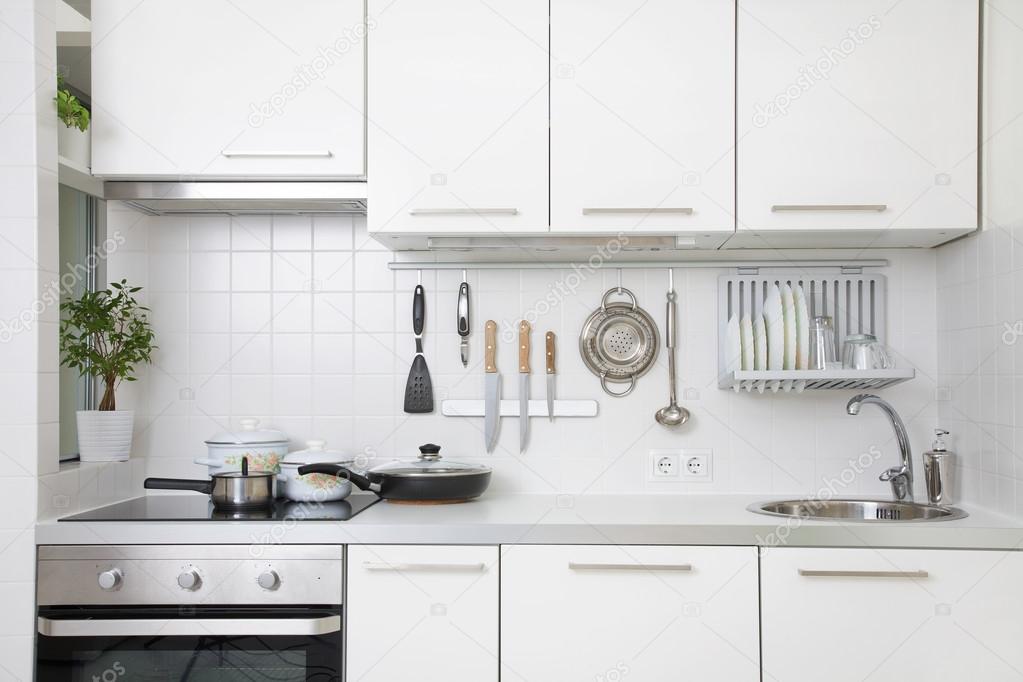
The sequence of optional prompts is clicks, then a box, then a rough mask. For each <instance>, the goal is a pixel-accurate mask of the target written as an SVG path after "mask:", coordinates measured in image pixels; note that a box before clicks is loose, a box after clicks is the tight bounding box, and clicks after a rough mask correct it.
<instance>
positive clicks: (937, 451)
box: [924, 429, 955, 505]
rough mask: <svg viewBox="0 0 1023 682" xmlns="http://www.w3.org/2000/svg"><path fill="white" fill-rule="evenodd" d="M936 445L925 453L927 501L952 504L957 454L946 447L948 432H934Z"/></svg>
mask: <svg viewBox="0 0 1023 682" xmlns="http://www.w3.org/2000/svg"><path fill="white" fill-rule="evenodd" d="M934 435H935V439H934V444H933V445H932V446H931V449H930V450H928V451H927V452H925V453H924V483H925V485H926V487H927V501H928V502H930V503H931V504H941V505H949V504H952V499H951V497H952V468H953V466H954V464H955V453H953V452H949V450H948V448H947V447H946V446H945V436H947V435H948V431H946V430H944V429H935V430H934Z"/></svg>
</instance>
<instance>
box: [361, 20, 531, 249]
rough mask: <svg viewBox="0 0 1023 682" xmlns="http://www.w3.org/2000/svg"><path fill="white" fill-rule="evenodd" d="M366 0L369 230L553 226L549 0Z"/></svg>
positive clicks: (505, 230) (432, 232)
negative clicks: (371, 23) (369, 24)
mask: <svg viewBox="0 0 1023 682" xmlns="http://www.w3.org/2000/svg"><path fill="white" fill-rule="evenodd" d="M369 7H370V16H372V17H374V18H375V19H376V21H377V23H378V26H377V27H376V28H375V29H374V30H373V35H372V37H371V40H370V44H369V80H370V82H371V83H372V86H371V87H370V89H369V118H370V126H369V178H370V180H369V215H368V221H369V222H368V227H369V230H370V231H372V232H396V233H427V234H430V235H442V234H459V233H480V234H487V233H490V234H501V233H514V232H531V231H533V232H535V231H541V232H546V231H547V225H548V201H547V197H548V194H547V192H548V172H547V168H548V158H547V156H548V153H547V152H548V148H547V101H548V91H547V81H548V75H547V45H548V39H547V17H548V10H547V3H546V2H537V0H525V1H523V0H495V1H494V2H478V1H477V0H436V1H435V2H398V3H395V2H392V1H391V0H370V2H369Z"/></svg>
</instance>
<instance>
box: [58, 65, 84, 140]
mask: <svg viewBox="0 0 1023 682" xmlns="http://www.w3.org/2000/svg"><path fill="white" fill-rule="evenodd" d="M53 101H54V102H56V103H57V116H58V117H59V118H60V120H61V121H63V122H64V125H66V126H67V127H68V128H78V129H79V130H81V131H82V132H85V131H86V130H87V129H88V127H89V110H88V109H86V108H85V105H83V104H82V103H81V102H79V101H78V98H77V97H75V96H74V95H72V94H71V91H70V90H68V89H67V88H65V87H64V77H63V76H59V75H58V76H57V96H56V97H54V98H53Z"/></svg>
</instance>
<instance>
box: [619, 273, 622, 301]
mask: <svg viewBox="0 0 1023 682" xmlns="http://www.w3.org/2000/svg"><path fill="white" fill-rule="evenodd" d="M621 294H622V269H621V268H618V295H619V296H621Z"/></svg>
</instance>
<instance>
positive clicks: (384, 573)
mask: <svg viewBox="0 0 1023 682" xmlns="http://www.w3.org/2000/svg"><path fill="white" fill-rule="evenodd" d="M498 575H499V567H498V549H497V547H450V546H443V547H440V546H412V545H402V546H397V545H396V546H382V545H349V547H348V589H347V600H346V602H345V609H346V614H347V648H346V658H347V665H346V668H347V671H348V675H347V678H346V679H348V680H349V682H396V681H398V680H416V682H497V679H498V663H497V661H498V636H497V628H498V620H499V617H498V584H499V578H498Z"/></svg>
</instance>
